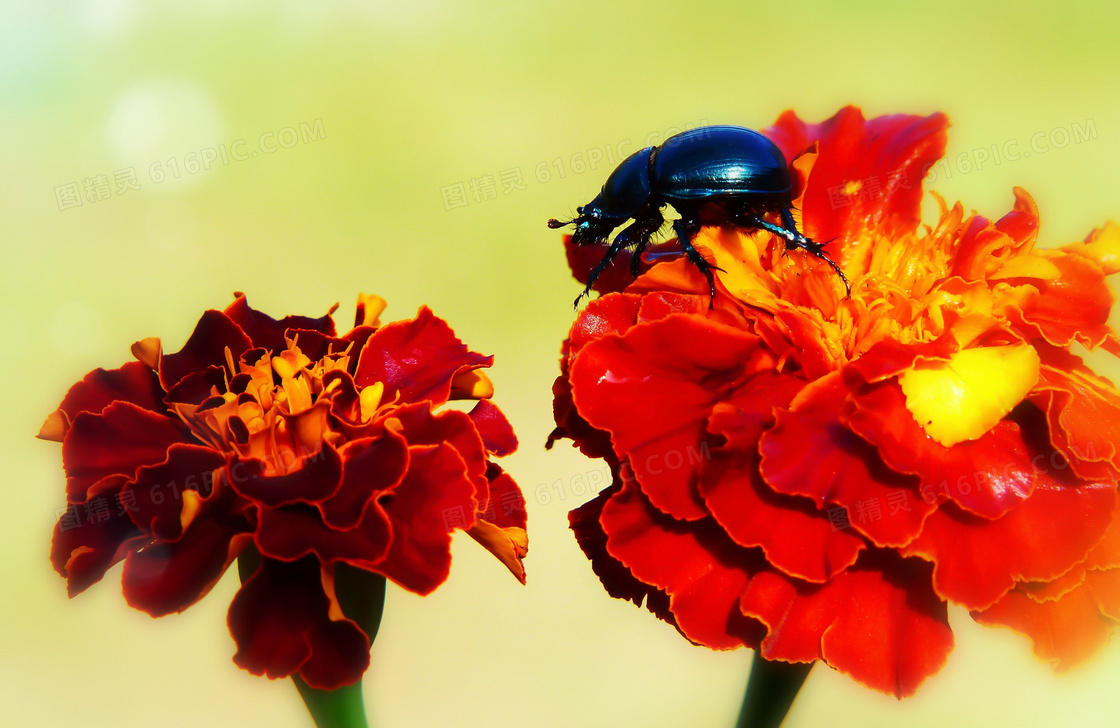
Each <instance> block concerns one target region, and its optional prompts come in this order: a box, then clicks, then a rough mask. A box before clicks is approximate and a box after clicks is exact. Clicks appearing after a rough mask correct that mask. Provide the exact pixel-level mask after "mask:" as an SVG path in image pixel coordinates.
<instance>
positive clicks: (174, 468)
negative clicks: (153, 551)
mask: <svg viewBox="0 0 1120 728" xmlns="http://www.w3.org/2000/svg"><path fill="white" fill-rule="evenodd" d="M225 461H226V459H225V456H224V455H223V454H222V453H220V452H218V451H216V450H213V449H211V448H208V447H201V446H199V445H187V444H179V443H176V444H174V445H172V446H171V447H170V448H168V450H167V458H166V459H165V460H164V461H163V462H162V463H159V464H158V465H145V466H144V467H142V468H140V469H139V470H137V471H136V477H135V479H134V481H133V482H131V483H129V484H128V485H126V486H125V487H124V493H125V494H127V495H125V498H126V499H127V501H126V502H128V503H130V504H135V510H134V512H133V514H132V520H133V522H135V523H136V525H137V526H139V527H140V528H142V529H144V531H145V532H147V533H150V534H152V535H153V536H154V537H156V538H157V539H162V540H175V539H177V538H179V536H180V535H182V533H183V526H182V523H181V521H180V513H182V510H183V492H184V491H187V490H193V491H195V492H196V493H199V494H201V495H202V496H203V497H206V496H208V495H210V493H211V491H212V489H213V485H214V471H215V470H217V469H218V468H220V467H222V466H223V465H224V464H225Z"/></svg>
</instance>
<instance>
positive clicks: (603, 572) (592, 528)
mask: <svg viewBox="0 0 1120 728" xmlns="http://www.w3.org/2000/svg"><path fill="white" fill-rule="evenodd" d="M621 487H622V486H621V483H619V482H618V481H617V480H616V482H615V484H614V485H612V486H610V487H609V488H607V489H605V490H603V491H602V492H601V493H599V495H598V496H597V497H596V498H594V499H592V500H590V501H588V502H587V503H584V504H583V505H582V506H580V507H579V508H576V509H575V510H573V511H571V512H570V513H568V523H569V525H570V526H571V529H572V533H574V534H575V537H576V543H578V544H579V547H580V549H581V550H582V551H583V553H584V555H585V556H586V557H587V558H588V560H589V561H590V562H591V569H592V571H594V572H595V576H597V577H599V581H600V582H602V584H603V587H604V588H605V589H606V590H607V593H608V594H610V595H611V596H612V597H614V598H615V599H625V600H626V601H629V602H633V603H634V605H635V606H638V607H640V606H642V603H643V602H644V603H645V606H646V609H648V610H649V611H650V612H652V613H653V614H655V615H657V617H658V619H661V620H663V621H665V622H668V623H669V624H671V625H673V626H674V627H676V626H677V622H676V619H675V618H674V617H673V613H672V612H670V611H669V595H668V594H666V593H665V592H663V591H661V590H660V589H657V588H656V587H652V586H650V585H649V584H646V583H645V582H642V581H638V580H637V579H635V578H634V575H633V574H631V573H630V570H629V569H627V568H626V566H625V565H623V563H622V562H621V561H619V560H618V559H616V558H614V557H613V556H611V555H610V554H609V553H607V534H606V533H604V532H603V527H602V526H601V525H599V518H600V517H601V515H602V513H603V506H604V505H605V504H606V502H607V500H608V499H610V497H611V496H613V495H614V494H615V493H617V492H618V490H619V488H621Z"/></svg>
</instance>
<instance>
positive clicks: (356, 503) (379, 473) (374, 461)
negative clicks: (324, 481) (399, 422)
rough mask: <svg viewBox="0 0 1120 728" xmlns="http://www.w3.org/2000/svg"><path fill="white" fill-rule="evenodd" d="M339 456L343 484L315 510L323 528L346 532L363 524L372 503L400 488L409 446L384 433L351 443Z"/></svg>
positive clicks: (397, 437)
mask: <svg viewBox="0 0 1120 728" xmlns="http://www.w3.org/2000/svg"><path fill="white" fill-rule="evenodd" d="M339 455H340V456H341V457H342V484H341V485H340V486H339V488H338V491H337V492H336V493H335V494H334V495H333V496H331V497H330V498H327V499H326V500H323V501H320V502H319V503H318V507H319V512H320V513H321V514H322V519H323V521H324V522H325V523H326V525H328V526H330V527H332V528H335V529H347V528H352V527H354V526H356V525H357V524H358V521H360V520H362V517H363V514H364V513H365V511H366V506H367V504H368V503H370V502H371V500H372V501H376V496H378V495H380V494H381V493H385V492H388V491H390V490H392V489H393V488H395V487H396V486H397V485H399V484H400V482H401V480H402V479H403V478H404V474H405V471H406V470H407V469H408V443H407V442H405V439H404V438H403V437H402V436H401V435H400V434H398V433H396V432H393V431H391V430H385V431H384V432H383V433H382V434H381V435H380V436H378V437H369V438H361V439H358V440H351V441H350V442H348V443H346V444H345V445H343V446H342V448H341V449H340V450H339Z"/></svg>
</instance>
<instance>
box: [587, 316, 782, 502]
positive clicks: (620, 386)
mask: <svg viewBox="0 0 1120 728" xmlns="http://www.w3.org/2000/svg"><path fill="white" fill-rule="evenodd" d="M759 341H760V339H759V338H758V337H757V336H754V335H752V334H747V333H745V332H743V331H741V330H739V329H734V328H731V327H729V326H723V325H721V324H717V323H714V322H711V321H707V320H705V319H700V318H698V317H695V316H687V315H681V314H674V315H672V316H669V317H667V318H664V319H660V320H658V321H653V322H651V323H647V324H641V325H638V326H635V327H634V328H632V329H630V330H629V331H628V332H626V334H624V335H623V336H621V337H620V336H618V335H616V334H612V335H609V336H605V337H603V338H601V339H598V340H596V341H594V342H592V343H590V344H588V345H587V346H585V347H584V349H583V350H582V351H581V352H580V353H579V355H578V356H577V357H576V360H575V362H573V364H572V371H571V382H572V390H573V392H572V393H573V398H574V401H575V404H576V408H577V409H578V410H579V412H580V414H582V415H583V416H584V417H585V418H586V419H587V421H588V422H589V423H590V424H591V425H592V426H593V427H597V428H600V429H603V430H607V431H609V432H610V433H611V441H612V443H613V447H614V450H615V452H616V453H618V455H619V457H629V459H630V462H631V463H632V464H633V465H634V468H635V474H636V477H637V479H638V482H640V483H641V485H642V490H643V492H645V493H646V494H647V495H648V496H649V498H650V501H651V502H652V503H653V504H654V505H655V506H656V507H658V508H660V509H661V510H663V511H665V512H666V513H669V514H671V515H673V516H675V517H677V518H683V519H688V520H694V519H697V518H703V517H704V516H706V515H707V510H706V509H705V508H704V504H703V502H702V501H701V500H700V497H699V495H698V494H697V492H696V486H695V481H696V472H697V469H698V465H699V464H700V462H702V461H703V457H702V453H703V452H704V448H705V447H711V445H712V444H715V443H714V442H713V441H714V438H713V436H712V435H711V434H709V433H708V432H707V431H706V430H705V428H704V425H705V423H706V422H707V419H708V415H709V414H710V413H711V410H712V407H713V406H714V405H715V404H716V403H717V402H719V401H720V400H721V399H724V398H726V397H727V396H729V395H730V393H731V392H732V391H734V389H735V388H736V387H738V386H740V385H741V384H742V383H743V382H744V381H745V380H746V379H748V378H749V377H750V376H751V375H752V374H754V373H756V372H758V371H760V370H762V369H766V368H770V366H772V364H773V361H772V360H770V359H769V355H768V354H767V353H766V351H765V350H764V349H762V348H761V347H759V346H758V343H759Z"/></svg>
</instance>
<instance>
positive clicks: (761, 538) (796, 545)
mask: <svg viewBox="0 0 1120 728" xmlns="http://www.w3.org/2000/svg"><path fill="white" fill-rule="evenodd" d="M804 384H805V382H803V381H801V380H798V379H794V378H793V377H787V376H780V375H777V374H771V373H769V372H763V373H761V374H758V375H756V376H755V377H754V379H752V380H751V381H750V383H749V384H748V385H747V387H745V388H744V389H743V390H741V391H740V392H739V393H738V394H737V395H736V398H735V400H734V402H730V403H721V404H718V405H716V407H715V410H714V412H713V413H712V417H711V420H710V421H709V423H708V430H709V431H710V432H712V433H713V434H718V435H723V436H724V437H725V438H727V443H726V445H724V446H722V447H717V448H715V449H714V450H713V451H712V457H711V461H710V462H707V463H705V464H704V465H703V467H702V469H701V471H700V495H701V496H702V497H703V498H704V502H705V503H706V504H707V506H708V509H709V510H710V511H711V512H712V516H713V517H714V518H715V519H716V522H717V523H719V525H720V526H722V527H723V528H724V530H725V531H727V535H729V536H731V538H732V539H734V540H735V542H736V543H738V544H740V545H741V546H759V547H761V548H762V550H763V551H764V552H765V553H766V559H767V561H769V562H770V563H771V564H773V565H774V566H776V567H778V568H779V569H781V570H782V571H784V572H786V573H787V574H790V575H791V576H796V577H799V578H801V579H806V580H808V581H815V582H823V581H827V580H828V579H829V578H831V577H832V576H833V575H835V574H836V573H838V572H840V571H843V570H844V569H845V568H846V567H848V566H850V565H851V564H853V563H855V560H856V558H857V557H858V556H859V552H860V551H862V550H863V548H864V542H863V539H861V538H860V537H859V536H857V535H856V534H854V533H851V532H850V531H847V530H843V529H837V528H836V527H835V526H834V525H832V524H830V523H829V520H828V518H826V517H825V515H824V514H823V513H821V512H820V511H818V510H817V509H816V508H814V507H813V504H812V502H811V501H809V500H807V499H803V498H797V497H793V496H786V495H781V494H778V493H775V492H774V491H772V490H771V489H770V488H769V486H767V485H766V483H765V482H763V480H762V476H761V475H759V472H758V465H759V460H760V455H759V453H758V440H759V438H760V437H761V436H762V433H763V432H764V431H765V429H766V428H767V427H769V426H770V425H771V424H773V422H774V415H773V411H774V408H775V407H785V406H786V405H788V404H789V402H790V400H792V399H793V397H794V395H795V394H797V392H798V391H800V389H801V387H803V386H804Z"/></svg>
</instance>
